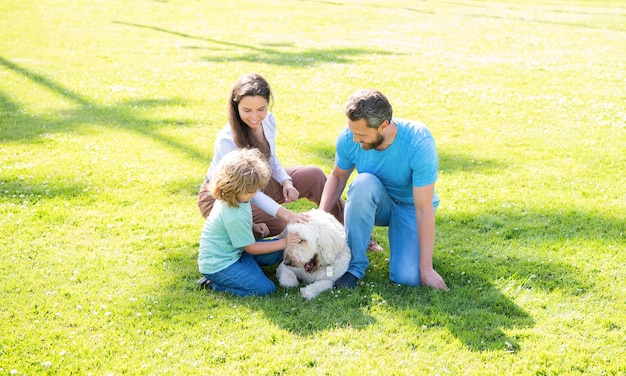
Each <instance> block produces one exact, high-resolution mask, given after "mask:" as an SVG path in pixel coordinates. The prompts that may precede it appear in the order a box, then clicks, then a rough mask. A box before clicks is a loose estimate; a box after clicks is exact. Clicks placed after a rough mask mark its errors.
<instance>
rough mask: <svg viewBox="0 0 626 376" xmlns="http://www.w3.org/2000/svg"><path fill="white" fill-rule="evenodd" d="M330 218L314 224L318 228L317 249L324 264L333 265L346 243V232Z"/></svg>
mask: <svg viewBox="0 0 626 376" xmlns="http://www.w3.org/2000/svg"><path fill="white" fill-rule="evenodd" d="M328 217H329V218H328V219H325V220H323V221H315V223H314V225H315V226H318V234H319V237H318V242H317V247H318V249H319V252H320V257H321V259H322V260H321V261H322V263H324V264H329V263H330V264H332V262H333V261H334V260H335V257H336V256H337V254H338V253H339V252H340V251H341V250H342V249H343V247H344V244H345V242H346V237H345V232H344V230H343V227H342V226H341V224H340V223H339V222H338V221H337V220H336V219H335V218H334V217H333V216H331V215H328ZM333 220H334V221H333Z"/></svg>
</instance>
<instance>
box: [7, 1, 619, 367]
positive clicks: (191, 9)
mask: <svg viewBox="0 0 626 376" xmlns="http://www.w3.org/2000/svg"><path fill="white" fill-rule="evenodd" d="M625 46H626V5H625V4H624V3H623V2H621V1H591V0H587V1H584V0H578V1H575V0H574V1H566V0H543V1H527V0H520V1H496V0H485V1H478V0H460V1H408V0H406V1H396V0H393V1H306V0H302V1H295V0H292V1H289V0H272V1H244V0H234V1H199V0H197V1H181V0H152V1H149V0H139V1H130V0H115V1H103V0H89V1H69V0H52V1H45V2H41V1H33V0H22V1H8V0H4V1H0V256H1V257H0V375H5V374H6V375H8V374H11V375H13V374H18V375H41V374H43V375H45V374H59V375H69V374H76V375H121V374H129V375H144V374H149V375H157V374H174V375H190V374H195V375H199V374H204V375H225V374H250V375H282V374H284V375H310V374H315V375H317V374H319V375H374V374H381V375H431V374H432V375H448V374H449V375H520V374H523V375H570V374H585V375H587V374H589V375H624V374H626V239H625V238H626V219H625V217H626V48H625ZM250 72H256V73H260V74H262V75H263V76H265V77H266V78H267V79H268V80H269V82H270V84H271V85H272V88H273V90H274V99H275V103H274V104H273V107H272V111H273V112H274V113H275V115H276V117H277V119H278V126H279V131H280V134H279V137H278V154H279V156H280V158H281V161H282V162H283V165H285V166H290V165H303V164H314V165H318V166H320V167H322V168H323V169H324V170H325V171H326V172H329V171H330V168H331V167H332V163H333V157H334V140H335V137H336V135H337V134H338V132H339V130H340V129H341V128H342V127H344V126H345V117H344V115H343V113H342V108H343V104H344V103H345V101H346V99H347V98H348V96H349V95H350V94H352V93H353V92H354V91H355V90H357V89H359V88H364V87H374V88H377V89H380V90H381V91H382V92H383V93H385V94H386V95H387V96H388V97H389V99H390V101H391V103H392V105H393V106H394V115H396V116H398V117H403V118H409V119H417V120H421V121H422V122H424V123H425V124H426V125H427V126H428V127H429V128H430V129H431V130H432V132H433V134H434V136H435V139H436V141H437V146H438V150H439V156H440V175H439V180H438V182H437V192H438V194H439V195H440V197H441V200H442V201H441V206H440V207H439V210H438V212H437V240H436V249H435V255H434V264H435V268H436V269H437V270H438V271H439V272H440V273H441V274H442V276H443V277H444V279H445V280H446V282H447V284H448V286H449V287H450V291H448V292H437V291H434V290H431V289H427V288H408V287H402V286H396V285H394V284H392V283H391V282H389V278H388V264H387V261H388V257H389V253H388V251H387V252H383V253H377V254H371V255H370V256H371V257H370V260H371V267H370V269H369V271H368V273H367V275H366V277H365V278H364V279H363V280H362V281H361V283H360V285H359V286H358V287H357V288H356V289H355V290H351V291H349V290H339V291H328V292H325V293H323V294H322V295H320V296H319V297H318V298H317V299H316V300H314V301H311V302H303V301H302V300H301V298H300V297H299V294H298V291H297V290H296V289H283V288H279V289H278V291H277V292H276V293H275V294H273V295H272V296H270V297H267V298H238V297H235V296H232V295H227V294H216V293H212V292H207V291H203V290H199V289H197V288H196V286H195V281H196V280H197V279H198V277H199V273H198V270H197V264H196V256H197V249H198V240H199V235H200V230H201V228H202V224H203V219H202V217H201V216H200V214H199V212H198V209H197V206H196V193H197V191H198V189H199V186H200V183H201V182H202V178H203V176H204V174H205V172H206V169H207V167H208V165H209V162H210V160H211V155H212V152H213V139H214V136H215V135H216V133H217V131H218V130H219V129H220V128H221V127H222V126H223V125H224V124H225V123H226V110H225V109H226V103H227V95H228V91H229V89H230V86H231V85H232V83H234V81H235V80H236V79H237V78H238V77H239V76H240V75H242V74H244V73H250ZM308 207H310V205H309V204H308V203H306V202H301V201H299V202H297V203H295V204H292V206H291V208H292V209H294V210H304V209H306V208H308ZM375 238H376V240H377V241H378V242H379V243H380V244H381V245H383V246H384V247H385V248H386V249H388V248H387V247H388V243H387V238H386V230H385V229H382V228H378V229H376V231H375ZM268 273H269V274H270V275H273V270H272V269H268Z"/></svg>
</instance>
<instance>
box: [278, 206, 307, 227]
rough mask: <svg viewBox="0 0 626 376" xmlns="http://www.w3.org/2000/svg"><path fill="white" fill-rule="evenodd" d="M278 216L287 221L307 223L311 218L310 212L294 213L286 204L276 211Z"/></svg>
mask: <svg viewBox="0 0 626 376" xmlns="http://www.w3.org/2000/svg"><path fill="white" fill-rule="evenodd" d="M276 217H277V218H280V219H282V220H283V221H285V222H287V223H307V222H309V220H310V219H311V217H310V216H309V215H308V214H305V213H294V212H292V211H291V210H289V209H287V208H286V207H284V206H281V207H280V208H279V209H278V212H277V213H276Z"/></svg>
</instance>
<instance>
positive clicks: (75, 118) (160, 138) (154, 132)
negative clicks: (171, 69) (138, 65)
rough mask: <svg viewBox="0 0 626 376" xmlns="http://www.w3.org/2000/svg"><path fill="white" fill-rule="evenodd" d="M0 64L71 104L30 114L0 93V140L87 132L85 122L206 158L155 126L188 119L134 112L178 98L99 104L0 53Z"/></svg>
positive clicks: (177, 102) (183, 123) (174, 102)
mask: <svg viewBox="0 0 626 376" xmlns="http://www.w3.org/2000/svg"><path fill="white" fill-rule="evenodd" d="M0 66H2V67H4V68H6V69H9V70H11V71H13V72H14V73H16V74H19V75H21V76H23V77H24V78H26V79H28V80H30V81H31V82H33V83H34V84H36V85H38V86H40V87H42V88H44V89H47V90H49V91H51V92H52V93H54V94H56V95H58V96H59V97H61V98H63V99H65V100H68V101H69V102H70V103H72V104H73V108H71V109H63V110H59V111H50V112H51V113H55V115H30V114H28V112H27V111H26V110H24V109H23V108H22V107H21V106H20V105H19V104H17V103H15V102H14V101H12V100H11V99H10V97H9V96H8V95H7V94H5V93H2V92H0V110H2V117H3V119H2V127H1V128H0V142H6V141H22V142H29V143H32V142H33V141H34V140H35V139H36V138H39V137H41V136H42V135H46V134H51V133H58V132H69V131H74V132H91V131H93V128H89V127H86V125H88V126H90V127H91V126H101V127H108V128H118V129H123V130H126V131H131V132H135V133H139V134H141V135H144V136H146V137H149V138H151V139H153V140H155V141H157V142H160V143H162V144H164V145H166V146H167V147H169V148H173V149H175V150H178V151H179V152H182V153H183V154H186V155H188V156H190V157H191V158H194V159H200V160H206V158H207V157H206V155H205V154H204V153H202V152H200V151H199V150H195V149H193V148H191V147H189V146H188V145H185V144H184V143H181V142H179V141H176V140H174V139H172V138H170V137H167V136H165V135H163V134H161V133H160V132H159V129H160V128H161V127H163V126H164V125H175V126H187V125H189V124H190V122H189V121H188V120H186V119H150V118H148V117H142V116H138V115H137V112H138V111H139V110H151V109H155V108H158V107H165V106H170V105H180V104H182V103H183V101H182V100H181V99H152V98H142V99H137V100H130V101H125V102H121V103H119V104H115V105H101V104H98V103H96V102H95V101H93V100H91V99H89V98H87V97H86V96H84V95H81V94H80V93H77V92H74V91H73V90H71V89H69V88H67V87H64V86H63V85H62V84H60V83H57V82H55V81H54V80H52V79H50V78H48V77H46V76H45V75H43V74H41V73H37V72H34V71H31V70H29V69H27V68H24V67H22V66H20V65H18V64H15V63H13V62H11V61H9V60H6V59H4V58H2V57H1V56H0ZM35 125H37V126H35Z"/></svg>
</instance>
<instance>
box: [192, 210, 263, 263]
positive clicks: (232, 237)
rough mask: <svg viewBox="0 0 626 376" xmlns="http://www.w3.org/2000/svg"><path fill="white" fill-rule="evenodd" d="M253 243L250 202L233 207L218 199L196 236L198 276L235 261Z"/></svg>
mask: <svg viewBox="0 0 626 376" xmlns="http://www.w3.org/2000/svg"><path fill="white" fill-rule="evenodd" d="M254 242H255V239H254V235H253V234H252V207H251V206H250V202H243V203H240V204H239V207H238V208H235V207H232V206H228V205H226V203H225V202H224V201H222V200H215V204H214V206H213V209H211V213H210V214H209V217H208V218H207V219H206V222H205V223H204V227H203V228H202V234H201V235H200V252H199V255H198V267H199V269H200V273H203V274H213V273H217V272H219V271H220V270H224V269H225V268H227V267H228V266H230V265H232V264H233V263H235V262H236V261H237V260H239V258H240V257H241V253H242V252H243V247H245V246H247V245H250V244H252V243H254Z"/></svg>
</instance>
